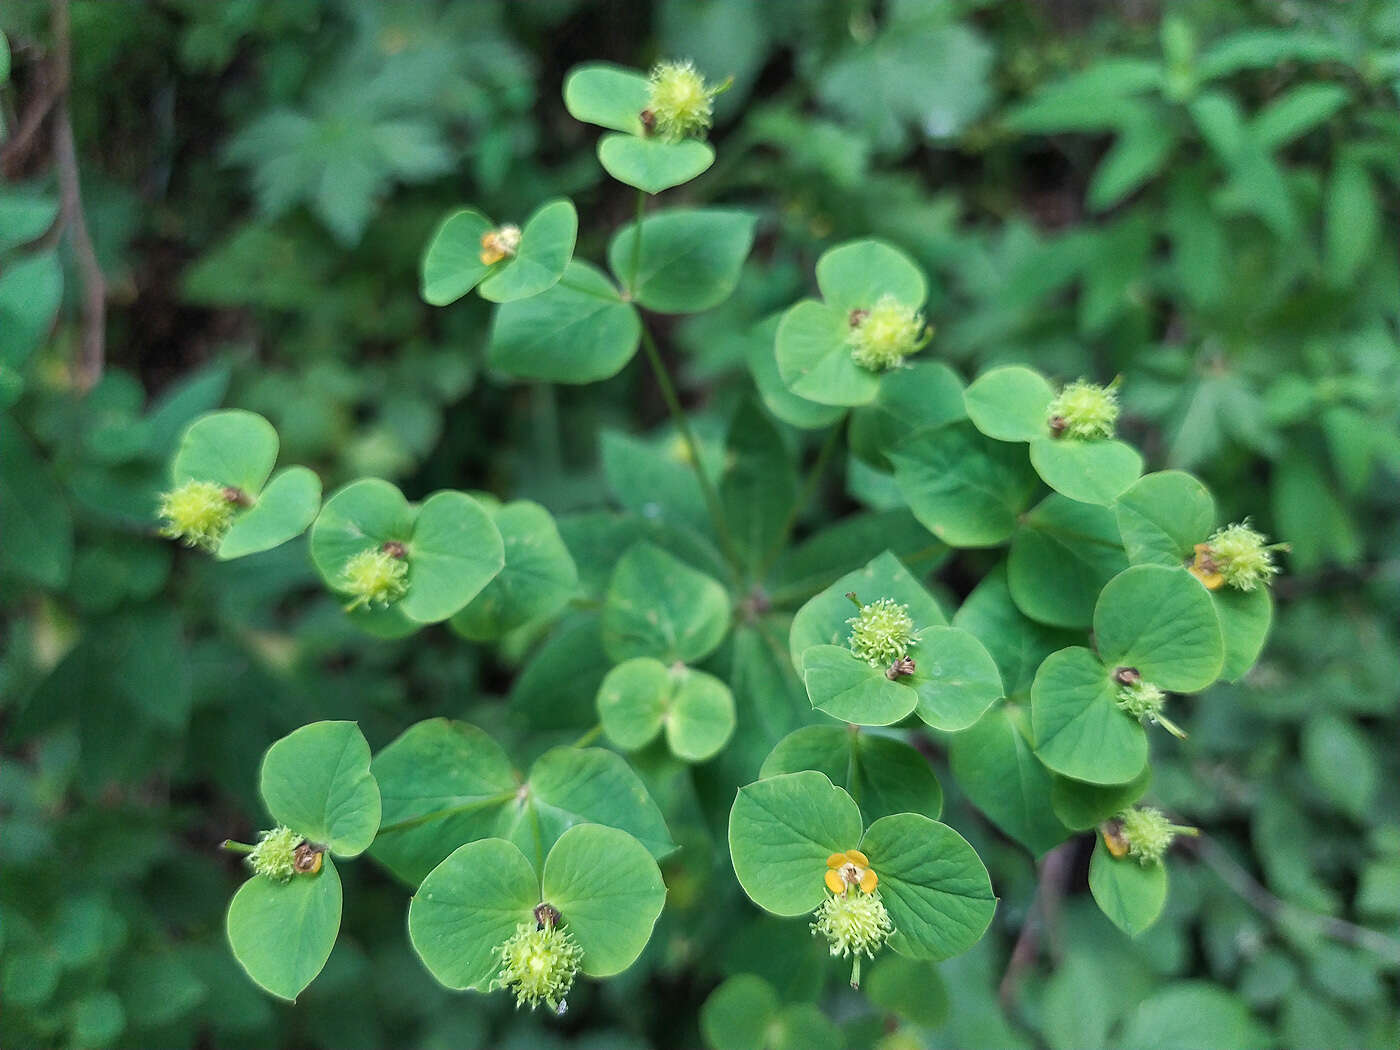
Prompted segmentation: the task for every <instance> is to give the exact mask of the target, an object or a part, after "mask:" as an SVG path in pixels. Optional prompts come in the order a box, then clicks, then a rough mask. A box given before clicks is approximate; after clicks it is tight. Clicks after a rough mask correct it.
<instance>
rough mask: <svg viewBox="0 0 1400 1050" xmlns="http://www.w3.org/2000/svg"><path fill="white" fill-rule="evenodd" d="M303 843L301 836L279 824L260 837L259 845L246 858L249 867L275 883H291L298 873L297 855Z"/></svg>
mask: <svg viewBox="0 0 1400 1050" xmlns="http://www.w3.org/2000/svg"><path fill="white" fill-rule="evenodd" d="M301 842H302V837H301V836H300V835H298V834H297V833H296V832H295V831H293V830H292V829H291V828H289V827H286V826H285V825H282V824H279V825H278V826H277V827H275V828H273V829H272V830H270V831H264V832H262V833H260V834H259V835H258V841H257V845H255V846H254V847H253V849H252V852H250V853H249V854H248V856H247V858H246V859H247V861H248V865H249V867H251V868H252V869H253V871H254V872H255V873H257V874H258V875H262V876H264V877H265V878H269V879H271V880H272V881H273V882H290V881H291V878H292V876H293V875H295V874H296V873H297V866H296V853H297V847H298V846H299V845H301Z"/></svg>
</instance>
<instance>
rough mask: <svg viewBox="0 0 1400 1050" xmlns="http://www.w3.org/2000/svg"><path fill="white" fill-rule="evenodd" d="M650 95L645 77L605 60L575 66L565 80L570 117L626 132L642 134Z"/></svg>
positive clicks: (566, 106)
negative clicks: (643, 118) (642, 114)
mask: <svg viewBox="0 0 1400 1050" xmlns="http://www.w3.org/2000/svg"><path fill="white" fill-rule="evenodd" d="M649 95H650V91H649V89H648V87H647V78H646V77H645V76H643V75H642V74H641V73H638V72H637V71H636V70H634V69H624V68H622V67H621V66H614V65H610V64H609V63H606V62H591V63H588V64H587V65H582V66H577V67H575V68H574V69H572V70H570V72H569V75H568V76H567V77H566V78H565V79H564V108H565V109H567V110H568V111H569V115H570V116H571V117H573V118H574V119H575V120H579V121H582V122H583V123H585V124H597V125H598V126H599V127H604V128H611V129H612V130H613V131H625V132H627V133H628V134H629V135H640V134H642V122H641V119H640V117H641V113H642V110H644V109H646V108H647V100H648V96H649Z"/></svg>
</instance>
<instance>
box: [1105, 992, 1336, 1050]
mask: <svg viewBox="0 0 1400 1050" xmlns="http://www.w3.org/2000/svg"><path fill="white" fill-rule="evenodd" d="M1292 998H1293V999H1294V1000H1295V1001H1297V1002H1300V1003H1302V1004H1303V1007H1302V1010H1301V1011H1300V1012H1301V1013H1302V1015H1303V1016H1304V1017H1307V1016H1308V1008H1309V1004H1310V1003H1316V1000H1310V999H1309V998H1308V996H1307V994H1306V993H1303V994H1300V995H1296V996H1293V997H1292ZM1287 1006H1288V1004H1287V1003H1285V1009H1284V1017H1285V1018H1287V1017H1288V1016H1289V1011H1288V1009H1287ZM1312 1009H1313V1010H1314V1011H1316V1010H1317V1007H1316V1006H1313V1007H1312ZM1314 1016H1316V1014H1314ZM1324 1016H1328V1015H1324ZM1330 1017H1335V1018H1337V1022H1336V1023H1337V1024H1338V1025H1339V1026H1340V1033H1341V1035H1340V1039H1341V1041H1342V1042H1348V1041H1350V1040H1351V1039H1352V1038H1354V1037H1355V1032H1354V1030H1353V1031H1348V1030H1347V1022H1346V1021H1345V1020H1344V1019H1343V1018H1342V1016H1341V1015H1340V1014H1336V1013H1332V1014H1330ZM1283 1024H1284V1031H1285V1032H1287V1031H1288V1029H1289V1021H1288V1020H1285V1021H1284V1022H1283ZM1304 1024H1306V1021H1305V1022H1304ZM1296 1039H1297V1037H1294V1039H1293V1040H1290V1039H1289V1038H1288V1036H1286V1035H1285V1036H1284V1037H1283V1039H1282V1041H1280V1042H1276V1041H1275V1040H1274V1039H1272V1038H1270V1034H1269V1032H1268V1031H1267V1030H1266V1029H1265V1028H1264V1027H1263V1026H1262V1025H1261V1024H1260V1023H1259V1021H1258V1020H1257V1019H1256V1018H1255V1017H1254V1015H1253V1014H1252V1013H1251V1012H1250V1010H1249V1007H1247V1006H1246V1005H1245V1004H1244V1002H1243V1001H1242V1000H1240V999H1239V998H1238V997H1236V996H1234V995H1232V994H1230V993H1229V992H1228V991H1226V990H1225V989H1224V988H1221V987H1219V986H1217V985H1214V984H1210V983H1208V982H1206V981H1176V982H1174V983H1172V984H1169V985H1167V986H1166V987H1165V988H1162V989H1160V990H1159V991H1156V992H1154V993H1153V994H1152V995H1150V996H1148V997H1147V998H1146V999H1144V1000H1142V1002H1140V1003H1138V1004H1137V1009H1136V1010H1134V1011H1133V1013H1131V1014H1130V1015H1129V1016H1128V1018H1127V1021H1126V1023H1125V1024H1124V1026H1123V1029H1122V1035H1121V1036H1120V1043H1121V1045H1123V1046H1132V1047H1141V1048H1142V1050H1197V1048H1198V1047H1202V1046H1209V1047H1210V1048H1211V1050H1265V1048H1266V1047H1270V1046H1280V1045H1288V1044H1289V1043H1290V1042H1291V1043H1292V1045H1294V1046H1300V1045H1303V1044H1300V1043H1299V1042H1297V1041H1296ZM1308 1041H1311V1040H1308ZM1318 1045H1324V1046H1325V1045H1340V1044H1339V1043H1336V1042H1332V1043H1330V1044H1329V1043H1328V1041H1327V1040H1326V1039H1325V1038H1324V1040H1323V1042H1322V1043H1320V1044H1318Z"/></svg>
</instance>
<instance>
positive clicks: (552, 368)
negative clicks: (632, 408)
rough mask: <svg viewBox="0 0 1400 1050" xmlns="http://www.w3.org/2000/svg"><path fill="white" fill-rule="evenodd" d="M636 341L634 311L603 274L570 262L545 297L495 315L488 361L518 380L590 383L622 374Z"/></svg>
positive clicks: (503, 308) (515, 304) (507, 306)
mask: <svg viewBox="0 0 1400 1050" xmlns="http://www.w3.org/2000/svg"><path fill="white" fill-rule="evenodd" d="M640 339H641V321H640V319H639V318H638V317H637V311H636V310H635V309H633V307H632V305H631V304H630V303H625V302H623V301H622V297H621V296H620V295H619V294H618V291H617V289H616V288H615V287H614V286H613V284H612V282H611V281H609V280H608V279H607V277H605V276H604V275H603V273H602V271H600V270H598V269H597V268H596V267H594V266H591V265H589V264H588V263H586V262H582V261H581V260H578V259H575V260H574V261H573V262H571V263H569V265H568V268H567V269H566V270H565V271H564V276H563V277H562V278H561V279H560V281H559V283H558V284H556V285H555V286H554V287H553V288H551V289H549V290H548V291H547V292H543V293H541V294H540V295H536V296H533V297H531V298H529V299H525V300H520V301H517V302H513V303H505V304H503V305H502V306H501V307H500V309H498V310H497V311H496V319H495V323H494V325H493V326H492V329H491V342H490V345H489V346H488V347H487V360H488V361H489V362H490V365H491V367H492V368H494V369H496V370H498V371H500V372H503V373H505V374H506V375H510V376H514V377H516V378H518V379H543V380H545V381H547V382H551V383H594V382H597V381H598V380H600V379H608V378H610V377H611V376H615V375H617V373H618V372H620V371H622V368H623V366H624V365H626V364H627V362H628V361H630V360H632V355H633V354H635V353H636V352H637V346H638V345H639V340H640Z"/></svg>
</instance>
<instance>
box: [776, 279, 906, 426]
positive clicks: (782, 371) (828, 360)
mask: <svg viewBox="0 0 1400 1050" xmlns="http://www.w3.org/2000/svg"><path fill="white" fill-rule="evenodd" d="M850 331H851V323H850V311H848V310H842V309H840V308H839V307H835V306H828V305H827V304H826V303H819V302H817V301H816V300H815V299H803V300H802V301H801V302H798V303H794V304H793V305H792V306H791V307H789V308H788V310H787V312H786V313H784V314H783V318H782V320H781V321H780V322H779V323H778V330H777V333H776V334H775V337H774V346H773V352H774V355H775V357H776V359H777V362H778V375H779V377H780V378H781V379H782V381H783V382H784V383H785V384H787V386H788V388H789V389H790V390H791V391H792V392H793V393H794V394H796V395H797V396H798V397H801V398H805V399H806V400H808V401H813V402H815V403H817V404H819V405H864V404H868V403H869V402H870V401H873V400H874V399H875V395H876V394H877V393H879V390H880V376H879V373H876V372H872V371H871V370H870V369H868V368H862V367H861V366H860V365H858V364H856V362H855V360H854V359H853V358H852V357H851V346H850V344H849V343H848V342H847V341H846V340H847V337H848V336H849V334H850Z"/></svg>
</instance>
